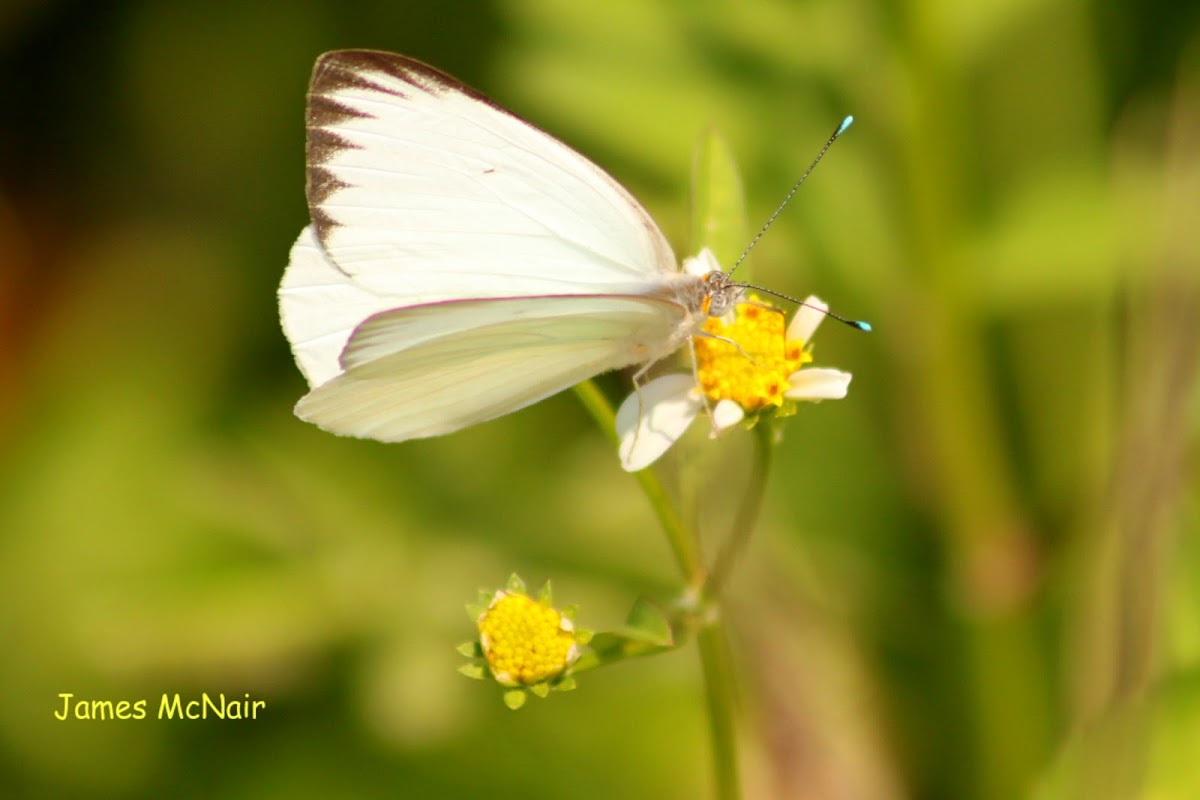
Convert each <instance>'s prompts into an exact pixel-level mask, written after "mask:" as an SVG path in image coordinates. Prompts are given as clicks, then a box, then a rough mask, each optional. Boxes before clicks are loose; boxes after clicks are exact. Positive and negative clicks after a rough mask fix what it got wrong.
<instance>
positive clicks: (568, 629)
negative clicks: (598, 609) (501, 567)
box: [458, 574, 592, 710]
mask: <svg viewBox="0 0 1200 800" xmlns="http://www.w3.org/2000/svg"><path fill="white" fill-rule="evenodd" d="M467 611H468V612H469V613H470V614H471V618H472V619H473V620H475V627H476V628H477V629H478V631H479V636H478V638H477V639H476V640H475V641H473V642H466V643H464V644H462V645H460V646H459V648H458V652H459V653H461V654H462V655H464V656H466V657H467V658H469V659H471V662H470V663H468V664H464V665H463V666H461V667H459V670H458V671H459V672H461V673H462V674H464V675H466V676H467V677H468V678H477V679H483V678H486V677H487V676H488V675H489V674H490V675H491V676H492V678H493V679H495V681H496V683H499V684H500V685H501V686H506V687H508V689H509V690H508V691H507V692H505V693H504V703H505V705H507V706H508V707H509V708H511V709H514V710H515V709H518V708H520V707H521V706H523V705H524V704H525V700H526V698H527V696H528V694H529V693H532V694H535V695H537V696H538V697H546V696H548V695H549V694H550V692H551V691H559V692H565V691H569V690H571V689H574V688H575V679H574V678H572V677H571V667H572V665H573V664H574V663H575V662H576V661H577V660H579V657H580V655H581V654H582V651H583V646H584V645H585V644H587V642H588V640H589V639H590V638H591V635H592V634H591V632H590V631H584V630H576V628H575V623H574V617H575V609H574V608H573V607H567V608H563V609H557V608H555V607H554V605H553V602H552V599H551V593H550V583H549V582H547V583H546V585H545V586H543V587H542V590H541V591H540V592H538V596H537V598H536V599H534V598H532V597H530V596H529V594H528V593H527V592H526V590H525V582H524V581H522V580H521V578H520V576H519V575H516V574H514V575H512V576H510V577H509V579H508V584H507V586H506V588H504V589H500V590H499V591H497V592H495V593H492V594H488V593H487V592H481V593H480V604H478V605H469V606H467Z"/></svg>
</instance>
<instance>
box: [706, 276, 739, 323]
mask: <svg viewBox="0 0 1200 800" xmlns="http://www.w3.org/2000/svg"><path fill="white" fill-rule="evenodd" d="M701 280H702V281H703V282H704V303H703V305H702V308H703V310H704V313H705V314H707V315H708V316H710V317H723V316H725V315H726V314H728V313H729V312H730V311H732V310H733V307H734V306H735V305H736V304H737V301H738V298H739V297H741V296H742V292H743V291H744V290H745V288H746V287H745V286H743V285H742V284H740V283H734V282H733V279H731V278H730V277H729V276H728V275H727V274H726V273H724V272H721V271H720V270H713V271H712V272H709V273H706V274H705V275H704V277H703V278H701Z"/></svg>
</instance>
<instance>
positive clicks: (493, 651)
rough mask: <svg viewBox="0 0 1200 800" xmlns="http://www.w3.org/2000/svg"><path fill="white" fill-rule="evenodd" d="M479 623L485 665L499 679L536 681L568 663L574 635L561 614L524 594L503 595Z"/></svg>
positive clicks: (510, 681) (524, 681)
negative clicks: (564, 626)
mask: <svg viewBox="0 0 1200 800" xmlns="http://www.w3.org/2000/svg"><path fill="white" fill-rule="evenodd" d="M478 624H479V640H480V642H481V643H482V644H483V652H484V655H485V656H486V657H487V662H488V666H489V667H491V670H492V674H493V675H495V676H496V680H498V681H500V682H501V683H523V684H531V683H537V682H538V681H541V680H545V679H546V678H551V677H554V676H555V675H557V674H559V673H560V672H562V671H563V670H564V669H566V668H567V666H568V665H569V664H570V657H571V648H572V647H573V646H574V644H575V636H574V634H573V633H572V632H571V631H570V630H569V629H564V628H563V619H562V615H560V614H559V613H558V612H557V611H555V610H554V609H553V608H547V607H546V606H544V605H542V604H541V603H538V602H537V601H535V600H533V599H532V598H530V597H527V596H526V595H523V594H508V595H506V596H504V597H502V598H501V599H500V600H498V601H496V602H495V603H493V604H492V607H491V608H489V609H488V610H487V612H486V613H485V614H484V615H483V616H482V617H481V618H480V620H479V623H478ZM568 625H569V623H568Z"/></svg>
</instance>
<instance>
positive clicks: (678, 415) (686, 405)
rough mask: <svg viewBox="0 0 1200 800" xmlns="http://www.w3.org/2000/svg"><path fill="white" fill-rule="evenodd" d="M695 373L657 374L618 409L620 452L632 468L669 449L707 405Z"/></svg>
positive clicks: (635, 468)
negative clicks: (696, 387) (697, 387)
mask: <svg viewBox="0 0 1200 800" xmlns="http://www.w3.org/2000/svg"><path fill="white" fill-rule="evenodd" d="M693 386H694V380H693V378H692V376H691V375H683V374H679V373H676V374H673V375H664V376H662V377H661V378H655V379H654V380H652V381H650V382H649V383H647V384H646V385H645V386H643V387H642V388H641V392H640V394H639V392H634V393H633V394H631V395H629V397H626V398H625V402H623V403H621V407H620V408H619V409H617V436H618V437H619V438H620V440H621V444H620V447H619V448H618V451H617V452H618V453H619V454H620V456H621V466H622V467H624V468H625V470H626V471H628V472H637V471H638V470H639V469H645V468H646V467H648V466H650V465H651V464H653V463H654V462H655V461H657V460H658V458H659V456H661V455H662V454H663V453H665V452H667V450H668V449H669V448H670V447H671V445H673V444H675V441H676V440H677V439H678V438H679V437H680V436H682V435H683V432H684V431H686V430H687V428H688V425H691V424H692V420H693V419H695V418H696V415H697V414H698V413H700V410H701V409H702V408H704V402H703V401H702V400H701V399H700V397H699V396H698V395H697V394H695V393H694V392H693V391H692V388H693Z"/></svg>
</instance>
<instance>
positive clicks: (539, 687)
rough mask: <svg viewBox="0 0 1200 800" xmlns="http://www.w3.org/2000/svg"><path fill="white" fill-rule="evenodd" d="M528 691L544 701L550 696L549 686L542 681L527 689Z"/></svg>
mask: <svg viewBox="0 0 1200 800" xmlns="http://www.w3.org/2000/svg"><path fill="white" fill-rule="evenodd" d="M529 691H530V692H532V693H533V694H536V695H537V696H538V697H540V698H542V699H543V700H545V699H546V698H547V697H549V696H550V684H548V683H546V682H544V681H543V682H542V683H535V684H533V685H532V686H530V687H529Z"/></svg>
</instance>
